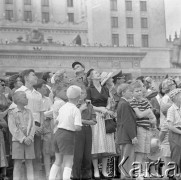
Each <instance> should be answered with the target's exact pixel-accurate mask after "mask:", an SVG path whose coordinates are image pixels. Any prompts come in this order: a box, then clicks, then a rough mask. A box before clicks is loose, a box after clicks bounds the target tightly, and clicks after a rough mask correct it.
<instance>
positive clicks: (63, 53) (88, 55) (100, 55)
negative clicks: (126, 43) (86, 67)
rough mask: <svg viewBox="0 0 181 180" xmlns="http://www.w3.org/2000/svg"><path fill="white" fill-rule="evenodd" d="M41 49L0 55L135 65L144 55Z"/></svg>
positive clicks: (3, 50)
mask: <svg viewBox="0 0 181 180" xmlns="http://www.w3.org/2000/svg"><path fill="white" fill-rule="evenodd" d="M40 47H42V48H40V50H39V51H37V50H34V46H32V47H29V49H30V50H29V49H28V50H27V49H25V50H23V49H21V50H19V49H17V50H16V49H13V48H9V49H0V53H1V55H4V56H14V55H18V56H20V55H21V56H26V57H28V56H33V57H34V56H35V55H36V56H37V57H41V56H42V57H46V56H47V57H56V56H57V57H60V56H61V57H62V56H65V57H67V56H69V57H71V56H73V57H78V58H94V57H95V58H96V59H99V58H104V59H106V60H111V61H114V60H117V59H119V60H124V61H127V60H130V59H131V60H132V61H135V64H136V63H138V61H141V60H142V59H143V58H144V57H145V55H146V52H135V53H133V52H108V51H106V49H105V51H104V52H103V51H99V49H98V50H97V51H96V50H95V51H90V50H89V49H86V48H84V51H83V50H82V49H81V50H80V51H79V49H77V50H76V48H75V49H74V48H72V49H71V50H69V49H68V48H62V49H59V48H57V47H56V50H53V48H51V49H46V50H43V46H40Z"/></svg>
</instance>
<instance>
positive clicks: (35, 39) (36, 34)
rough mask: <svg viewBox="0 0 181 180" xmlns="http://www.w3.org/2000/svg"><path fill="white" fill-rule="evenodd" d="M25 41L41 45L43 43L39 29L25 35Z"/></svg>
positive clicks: (42, 36)
mask: <svg viewBox="0 0 181 180" xmlns="http://www.w3.org/2000/svg"><path fill="white" fill-rule="evenodd" d="M27 41H28V42H29V43H36V44H39V43H42V42H43V41H44V35H43V33H42V32H40V31H39V29H32V30H31V32H30V33H29V34H27Z"/></svg>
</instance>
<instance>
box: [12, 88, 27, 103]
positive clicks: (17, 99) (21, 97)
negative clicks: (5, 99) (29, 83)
mask: <svg viewBox="0 0 181 180" xmlns="http://www.w3.org/2000/svg"><path fill="white" fill-rule="evenodd" d="M13 101H14V103H15V104H16V105H20V106H26V105H27V104H28V99H27V97H26V93H25V92H24V91H17V92H15V93H14V95H13Z"/></svg>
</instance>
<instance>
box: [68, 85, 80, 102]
mask: <svg viewBox="0 0 181 180" xmlns="http://www.w3.org/2000/svg"><path fill="white" fill-rule="evenodd" d="M66 94H67V98H68V100H69V102H73V103H74V104H77V103H78V101H79V99H80V97H81V88H80V87H78V86H75V85H73V86H70V87H69V88H68V89H67V93H66Z"/></svg>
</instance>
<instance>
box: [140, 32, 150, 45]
mask: <svg viewBox="0 0 181 180" xmlns="http://www.w3.org/2000/svg"><path fill="white" fill-rule="evenodd" d="M141 37H142V47H149V35H148V34H142V35H141ZM145 37H147V38H145Z"/></svg>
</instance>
